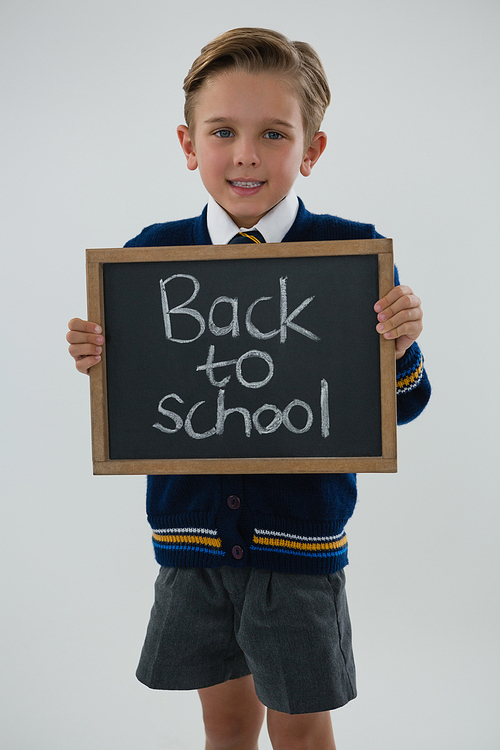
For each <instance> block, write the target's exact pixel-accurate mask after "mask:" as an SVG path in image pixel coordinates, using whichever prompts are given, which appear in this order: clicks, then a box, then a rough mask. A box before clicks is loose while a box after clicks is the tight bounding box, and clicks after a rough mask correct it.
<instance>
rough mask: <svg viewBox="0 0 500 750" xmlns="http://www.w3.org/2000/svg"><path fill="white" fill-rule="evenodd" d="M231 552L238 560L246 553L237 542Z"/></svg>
mask: <svg viewBox="0 0 500 750" xmlns="http://www.w3.org/2000/svg"><path fill="white" fill-rule="evenodd" d="M231 554H232V556H233V557H234V558H235V559H236V560H241V558H242V557H243V555H244V554H245V553H244V551H243V549H242V548H241V547H239V546H238V545H237V544H235V545H234V547H233V549H232V550H231Z"/></svg>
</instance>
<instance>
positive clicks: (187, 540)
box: [153, 534, 222, 548]
mask: <svg viewBox="0 0 500 750" xmlns="http://www.w3.org/2000/svg"><path fill="white" fill-rule="evenodd" d="M153 539H154V540H155V541H156V542H166V543H168V544H199V545H203V546H204V547H217V548H220V547H221V546H222V544H221V540H220V539H214V538H213V537H211V536H191V535H188V534H153Z"/></svg>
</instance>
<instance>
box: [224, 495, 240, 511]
mask: <svg viewBox="0 0 500 750" xmlns="http://www.w3.org/2000/svg"><path fill="white" fill-rule="evenodd" d="M227 504H228V505H229V507H230V508H232V509H233V510H236V509H237V508H239V507H240V505H241V500H240V498H239V497H238V495H229V497H228V499H227Z"/></svg>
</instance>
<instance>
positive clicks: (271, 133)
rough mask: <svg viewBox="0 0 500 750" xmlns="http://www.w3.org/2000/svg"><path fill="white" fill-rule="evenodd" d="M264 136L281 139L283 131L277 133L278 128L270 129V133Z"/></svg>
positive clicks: (274, 139) (275, 139)
mask: <svg viewBox="0 0 500 750" xmlns="http://www.w3.org/2000/svg"><path fill="white" fill-rule="evenodd" d="M264 138H269V139H270V140H271V141H279V140H280V138H283V136H282V135H281V133H277V132H276V130H270V131H269V132H268V133H265V134H264Z"/></svg>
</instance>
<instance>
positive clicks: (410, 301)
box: [377, 294, 422, 323]
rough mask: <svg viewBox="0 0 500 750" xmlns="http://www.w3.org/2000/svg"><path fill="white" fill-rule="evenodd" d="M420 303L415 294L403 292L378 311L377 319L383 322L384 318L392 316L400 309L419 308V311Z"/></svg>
mask: <svg viewBox="0 0 500 750" xmlns="http://www.w3.org/2000/svg"><path fill="white" fill-rule="evenodd" d="M421 304H422V301H421V299H420V298H419V297H417V295H416V294H403V295H402V296H401V297H399V298H398V299H397V300H396V301H395V302H394V303H393V304H392V305H390V306H389V307H386V308H385V310H383V311H382V312H379V313H378V315H377V319H378V320H379V321H380V322H381V323H383V322H384V321H385V320H388V319H389V318H392V317H393V316H394V315H396V314H397V313H399V312H401V311H402V310H412V309H415V310H418V309H420V311H421V307H420V306H421Z"/></svg>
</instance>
